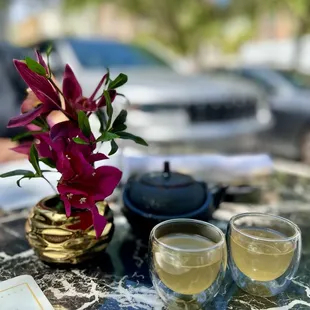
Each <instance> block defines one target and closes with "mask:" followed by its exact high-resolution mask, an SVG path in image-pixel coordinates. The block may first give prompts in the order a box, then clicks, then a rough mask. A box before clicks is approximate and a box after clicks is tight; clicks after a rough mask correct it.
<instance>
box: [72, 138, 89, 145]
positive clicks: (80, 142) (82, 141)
mask: <svg viewBox="0 0 310 310" xmlns="http://www.w3.org/2000/svg"><path fill="white" fill-rule="evenodd" d="M72 140H73V141H74V142H75V143H77V144H89V143H88V142H86V141H84V140H83V139H81V138H80V137H75V138H73V139H72Z"/></svg>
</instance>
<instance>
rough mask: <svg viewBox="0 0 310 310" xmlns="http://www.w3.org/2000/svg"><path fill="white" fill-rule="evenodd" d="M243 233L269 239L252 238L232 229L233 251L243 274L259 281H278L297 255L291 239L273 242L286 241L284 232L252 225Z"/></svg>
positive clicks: (234, 258) (233, 255) (236, 262)
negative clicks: (253, 227)
mask: <svg viewBox="0 0 310 310" xmlns="http://www.w3.org/2000/svg"><path fill="white" fill-rule="evenodd" d="M241 232H244V233H246V234H248V235H251V236H254V237H261V238H266V239H268V241H267V240H257V239H252V238H250V237H247V236H245V235H243V234H241V233H238V232H236V231H232V234H231V237H230V241H231V252H232V253H231V254H232V257H233V260H234V262H235V264H236V265H237V267H238V268H239V270H240V271H241V272H242V273H244V274H245V275H246V276H248V277H249V278H251V279H253V280H256V281H271V280H275V279H277V278H279V277H280V276H281V275H283V274H284V273H285V271H286V270H287V268H288V267H289V265H290V263H291V261H292V258H293V255H294V246H293V243H292V242H291V241H273V240H276V239H277V240H281V239H283V240H285V238H284V237H283V235H281V234H280V233H278V232H276V231H273V230H266V229H259V228H255V229H252V228H251V229H242V230H241Z"/></svg>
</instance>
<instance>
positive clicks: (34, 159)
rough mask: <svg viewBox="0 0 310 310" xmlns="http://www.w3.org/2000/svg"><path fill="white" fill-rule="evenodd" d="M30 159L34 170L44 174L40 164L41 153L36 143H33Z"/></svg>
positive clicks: (40, 174)
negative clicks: (39, 153)
mask: <svg viewBox="0 0 310 310" xmlns="http://www.w3.org/2000/svg"><path fill="white" fill-rule="evenodd" d="M29 161H30V163H31V165H32V166H33V168H34V170H35V171H36V173H37V175H38V176H42V172H41V169H40V166H39V155H38V151H37V149H36V147H35V145H34V144H32V145H31V148H30V154H29Z"/></svg>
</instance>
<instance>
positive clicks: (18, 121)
mask: <svg viewBox="0 0 310 310" xmlns="http://www.w3.org/2000/svg"><path fill="white" fill-rule="evenodd" d="M43 106H44V105H43V104H41V105H39V106H37V107H36V108H34V109H33V110H31V111H29V112H27V113H24V114H21V115H19V116H16V117H13V118H11V119H10V121H9V123H8V126H7V127H8V128H14V127H20V126H25V125H28V124H29V123H31V122H32V121H33V120H34V119H35V118H37V117H38V116H39V115H41V114H42V113H43Z"/></svg>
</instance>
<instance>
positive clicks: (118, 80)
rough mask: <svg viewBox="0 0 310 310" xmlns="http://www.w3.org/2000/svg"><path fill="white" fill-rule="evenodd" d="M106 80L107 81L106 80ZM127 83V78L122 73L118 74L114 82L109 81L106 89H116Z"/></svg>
mask: <svg viewBox="0 0 310 310" xmlns="http://www.w3.org/2000/svg"><path fill="white" fill-rule="evenodd" d="M107 80H108V79H107ZM127 81H128V77H127V75H126V74H124V73H120V74H119V75H118V76H117V78H116V79H115V80H111V81H110V83H109V86H108V89H116V88H118V87H121V86H122V85H124V84H126V83H127Z"/></svg>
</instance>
